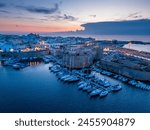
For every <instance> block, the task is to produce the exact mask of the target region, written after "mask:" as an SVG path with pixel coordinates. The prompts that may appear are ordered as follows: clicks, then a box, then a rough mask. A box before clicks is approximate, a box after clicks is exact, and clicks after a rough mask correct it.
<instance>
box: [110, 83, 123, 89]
mask: <svg viewBox="0 0 150 130" xmlns="http://www.w3.org/2000/svg"><path fill="white" fill-rule="evenodd" d="M111 87H112V91H119V90H121V89H122V86H121V85H119V84H116V85H113V86H111Z"/></svg>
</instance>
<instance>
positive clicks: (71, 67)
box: [0, 34, 150, 112]
mask: <svg viewBox="0 0 150 130" xmlns="http://www.w3.org/2000/svg"><path fill="white" fill-rule="evenodd" d="M29 36H30V37H31V36H32V37H34V38H35V37H38V38H39V36H36V35H33V34H30V35H29ZM46 39H47V40H45V41H43V39H42V41H39V42H35V43H34V42H30V43H25V46H24V44H22V45H21V47H19V48H18V47H17V46H18V44H16V43H15V44H16V45H15V47H14V48H10V49H8V50H5V48H3V50H2V48H1V52H0V72H1V74H2V75H3V76H2V77H1V79H0V82H1V85H2V87H1V88H0V89H1V92H3V93H1V96H3V97H5V98H6V100H11V102H9V103H10V104H9V103H8V104H9V105H10V106H12V105H11V103H13V102H16V103H19V104H20V103H21V100H23V102H24V104H22V103H21V106H19V108H16V107H17V104H15V106H16V107H15V108H13V107H11V108H10V109H9V108H6V107H7V106H8V104H5V103H4V102H3V100H1V101H0V102H1V104H4V106H3V107H2V108H0V109H1V110H0V111H2V112H19V110H20V112H40V110H42V112H72V110H73V112H142V111H145V112H149V109H148V107H147V105H148V103H145V102H148V101H147V98H148V97H149V96H150V93H149V92H150V78H149V77H150V76H149V75H150V68H149V63H150V60H149V58H150V54H149V52H143V51H137V50H132V49H127V48H123V46H124V44H127V43H128V44H132V43H129V42H127V41H125V42H124V41H117V40H115V41H114V40H113V41H105V40H104V41H97V40H95V39H93V38H79V37H77V38H75V37H74V38H69V37H68V38H62V37H55V41H56V43H49V42H47V41H48V40H50V39H51V40H52V39H53V40H54V38H53V37H48V38H46ZM60 39H61V40H62V43H58V41H59V40H60ZM70 39H74V40H73V41H75V42H73V43H72V42H71V43H68V42H69V41H70ZM36 41H37V40H36ZM63 41H64V42H63ZM53 42H54V41H53ZM29 45H30V47H29ZM19 46H20V45H19ZM13 75H14V76H13ZM18 79H19V81H18ZM6 81H7V82H6ZM8 87H9V88H10V89H9V90H8ZM13 88H14V89H13ZM17 89H18V90H20V91H22V92H20V93H19V94H17V95H16V93H17V92H18V90H17ZM7 90H8V91H7ZM7 92H8V93H9V94H10V93H11V92H14V93H13V94H12V96H10V97H6V96H5V93H7ZM24 92H25V93H24ZM44 93H45V94H44ZM14 94H15V95H14ZM33 95H34V97H33V98H32V99H31V97H32V96H33ZM11 98H12V99H11ZM2 99H3V98H2ZM135 99H136V102H135ZM137 99H138V100H137ZM143 101H144V102H143ZM78 103H81V106H78V105H77V104H78ZM142 103H143V105H141V104H142ZM118 104H119V106H118ZM120 104H121V106H120ZM99 105H100V106H99ZM41 106H42V109H41ZM51 106H53V107H51ZM58 106H60V107H61V110H60V108H57V107H58ZM126 106H130V107H131V108H130V107H128V108H126V109H124V107H126ZM35 107H36V108H35ZM137 107H138V109H136V108H137ZM32 108H33V109H34V110H33V109H32Z"/></svg>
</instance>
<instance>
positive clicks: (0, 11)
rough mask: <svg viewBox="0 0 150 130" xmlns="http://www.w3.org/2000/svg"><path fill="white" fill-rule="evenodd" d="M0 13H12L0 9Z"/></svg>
mask: <svg viewBox="0 0 150 130" xmlns="http://www.w3.org/2000/svg"><path fill="white" fill-rule="evenodd" d="M0 13H5V14H10V12H9V11H6V10H0Z"/></svg>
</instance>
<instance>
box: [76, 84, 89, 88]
mask: <svg viewBox="0 0 150 130" xmlns="http://www.w3.org/2000/svg"><path fill="white" fill-rule="evenodd" d="M87 85H88V84H87V83H83V84H81V85H80V86H79V87H78V89H82V88H84V87H85V86H87Z"/></svg>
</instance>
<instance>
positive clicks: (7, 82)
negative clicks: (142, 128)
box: [0, 63, 150, 112]
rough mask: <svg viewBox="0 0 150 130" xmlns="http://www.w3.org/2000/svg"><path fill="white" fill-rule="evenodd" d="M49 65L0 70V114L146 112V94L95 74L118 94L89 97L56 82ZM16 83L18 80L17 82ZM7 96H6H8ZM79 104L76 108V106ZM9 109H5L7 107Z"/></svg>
mask: <svg viewBox="0 0 150 130" xmlns="http://www.w3.org/2000/svg"><path fill="white" fill-rule="evenodd" d="M50 66H52V64H51V63H50V64H44V63H40V64H37V65H31V66H29V67H27V68H24V69H22V70H20V71H16V70H14V69H12V68H9V67H7V68H6V67H2V66H0V73H1V74H2V75H3V76H2V77H1V78H0V82H1V87H0V96H1V97H2V98H1V99H0V103H1V107H0V111H1V112H143V111H144V112H150V111H149V107H150V106H149V104H150V102H149V100H148V99H149V98H150V93H149V91H142V90H141V89H137V88H135V87H131V86H129V85H128V84H125V83H123V82H120V81H119V80H116V79H113V78H111V77H107V78H106V77H105V76H103V75H101V74H98V77H99V78H104V77H105V78H106V79H107V80H109V81H110V82H111V83H114V84H120V85H121V86H122V90H121V91H119V92H115V93H114V92H111V93H109V94H108V95H107V96H106V97H104V98H100V96H94V97H91V96H90V95H89V94H88V93H87V92H84V91H83V90H79V89H78V82H77V83H75V82H74V83H71V84H70V83H67V82H62V81H61V80H58V78H57V77H56V75H55V74H54V73H53V72H51V71H50V70H49V67H50ZM18 79H19V80H18ZM8 95H9V96H8ZM79 104H80V105H79ZM8 106H9V107H8Z"/></svg>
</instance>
